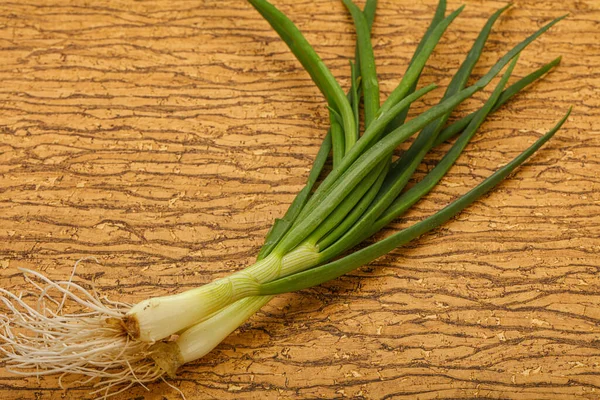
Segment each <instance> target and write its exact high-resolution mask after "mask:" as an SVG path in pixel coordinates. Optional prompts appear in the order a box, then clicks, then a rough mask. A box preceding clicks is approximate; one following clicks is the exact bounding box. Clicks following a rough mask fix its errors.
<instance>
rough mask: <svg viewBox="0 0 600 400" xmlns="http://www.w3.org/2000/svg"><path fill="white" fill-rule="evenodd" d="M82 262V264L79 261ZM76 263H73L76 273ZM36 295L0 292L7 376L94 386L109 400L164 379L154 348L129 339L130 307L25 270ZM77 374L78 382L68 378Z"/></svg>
mask: <svg viewBox="0 0 600 400" xmlns="http://www.w3.org/2000/svg"><path fill="white" fill-rule="evenodd" d="M80 261H81V260H80ZM76 267H77V264H75V268H76ZM21 271H22V272H23V274H24V276H25V280H26V281H27V282H28V283H29V284H30V285H32V286H33V288H35V290H34V291H28V292H23V293H20V294H19V295H16V294H13V293H11V292H9V291H7V290H5V289H2V288H0V307H2V309H1V310H0V351H1V352H2V353H3V361H4V364H5V366H6V368H7V370H8V371H10V372H12V373H14V374H18V375H22V376H35V377H41V376H44V375H51V374H60V377H59V379H58V383H59V385H60V386H61V387H62V388H65V383H66V381H67V380H68V381H69V386H71V384H73V385H77V386H82V385H89V386H91V387H92V392H91V393H92V394H93V395H95V396H97V397H99V398H106V397H110V396H113V395H116V394H118V393H121V392H123V391H125V390H127V389H129V388H130V387H132V386H133V385H135V384H140V385H142V386H144V387H145V388H146V389H147V387H146V386H145V384H147V383H150V382H153V381H155V380H157V379H163V376H164V373H165V372H164V371H163V370H161V369H160V368H159V367H158V366H157V364H156V363H155V362H154V361H153V360H152V358H151V353H152V349H151V346H152V344H151V343H146V342H142V341H139V340H135V339H133V338H131V337H130V336H129V335H128V334H127V330H126V327H125V326H124V324H123V322H122V321H123V318H124V317H125V315H126V313H127V311H128V310H129V309H130V308H131V305H130V304H126V303H121V302H115V301H110V300H108V299H106V298H101V297H100V296H99V295H98V294H97V293H96V292H95V290H94V289H93V287H92V289H91V290H87V289H85V288H84V287H82V286H81V285H79V284H77V283H75V282H73V278H74V274H75V269H74V270H73V274H72V275H71V278H70V279H69V280H68V281H59V282H54V281H51V280H50V279H48V278H46V277H45V276H43V275H42V274H40V273H38V272H35V271H31V270H26V269H22V270H21ZM71 374H73V375H75V376H76V379H77V380H75V381H73V378H70V377H69V378H67V376H69V375H71ZM176 390H178V389H176Z"/></svg>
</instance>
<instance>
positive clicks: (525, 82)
mask: <svg viewBox="0 0 600 400" xmlns="http://www.w3.org/2000/svg"><path fill="white" fill-rule="evenodd" d="M561 58H562V57H557V58H555V59H554V60H552V61H551V62H549V63H548V64H546V65H544V66H543V67H541V68H539V69H537V70H535V71H534V72H532V73H531V74H529V75H527V76H526V77H525V78H523V79H520V80H519V81H517V82H515V83H513V84H512V85H511V86H509V87H508V88H507V89H506V90H505V91H504V92H502V95H501V96H500V98H499V99H498V102H497V103H496V105H495V106H494V108H493V109H492V112H495V111H497V110H498V109H499V108H500V107H501V106H502V105H504V104H505V103H506V102H507V101H508V100H510V99H511V98H512V97H513V96H514V95H516V94H517V93H519V92H520V91H521V90H523V89H524V88H525V87H527V86H529V85H530V84H532V83H533V82H535V81H536V80H538V79H539V78H540V77H542V76H543V75H544V74H546V73H547V72H548V71H550V70H551V69H552V68H554V67H555V66H557V65H558V64H559V63H560V60H561ZM476 113H477V112H476V111H475V112H472V113H471V114H469V115H467V116H465V117H463V118H461V119H460V120H458V121H456V122H454V123H452V124H450V125H448V126H447V127H446V128H444V130H443V131H442V132H440V134H439V135H438V137H437V139H436V141H435V143H434V146H439V145H440V144H442V143H443V142H445V141H446V140H449V139H451V138H453V137H454V136H455V135H456V134H458V133H459V132H461V131H462V130H463V129H465V128H466V126H467V125H469V122H471V120H472V119H473V117H474V116H475V114H476Z"/></svg>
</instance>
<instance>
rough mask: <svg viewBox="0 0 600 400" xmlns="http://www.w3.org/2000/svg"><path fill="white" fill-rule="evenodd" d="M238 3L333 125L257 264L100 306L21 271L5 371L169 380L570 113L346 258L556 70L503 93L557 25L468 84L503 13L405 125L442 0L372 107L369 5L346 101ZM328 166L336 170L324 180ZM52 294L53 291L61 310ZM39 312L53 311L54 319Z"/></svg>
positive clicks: (289, 36)
mask: <svg viewBox="0 0 600 400" xmlns="http://www.w3.org/2000/svg"><path fill="white" fill-rule="evenodd" d="M248 1H249V3H250V4H251V5H252V6H254V8H256V10H257V11H258V12H259V13H260V14H261V15H262V16H263V17H264V18H265V19H266V21H267V22H268V23H269V24H270V25H271V26H272V27H273V29H274V30H275V31H276V32H277V33H278V34H279V36H280V37H281V38H282V39H283V40H284V42H285V43H286V44H287V45H288V47H289V48H290V49H291V50H292V53H293V54H294V55H295V56H296V58H297V59H298V60H299V61H300V63H301V64H302V66H303V67H304V68H305V69H306V71H307V72H308V73H309V75H310V76H311V78H312V80H313V81H314V82H315V84H316V85H317V87H318V88H319V90H320V91H321V92H322V93H323V95H324V97H325V99H326V101H327V106H328V108H329V111H330V119H329V120H330V129H329V132H328V133H327V135H326V136H325V138H324V141H323V143H322V145H321V147H320V149H319V152H318V154H317V156H316V159H315V161H314V164H313V167H312V169H311V172H310V174H309V176H308V181H307V183H306V185H305V186H304V188H303V189H302V190H301V191H300V192H299V193H298V195H297V196H296V198H295V199H294V201H293V202H292V204H291V205H290V208H289V209H288V211H287V212H286V214H285V215H284V216H283V217H282V218H281V219H277V220H275V223H274V225H273V227H272V228H271V230H270V231H269V232H268V234H267V237H266V239H265V243H264V245H263V247H262V248H261V250H260V252H259V254H258V257H257V261H256V262H255V263H254V264H253V265H251V266H249V267H248V268H245V269H243V270H241V271H237V272H235V273H232V274H230V275H229V276H226V277H224V278H221V279H217V280H215V281H213V282H210V283H208V284H206V285H204V286H201V287H198V288H195V289H192V290H188V291H185V292H182V293H178V294H175V295H171V296H164V297H156V298H152V299H148V300H144V301H142V302H140V303H138V304H135V305H127V304H121V303H113V302H107V301H106V300H102V299H100V298H98V296H97V295H95V292H93V291H90V290H87V289H85V288H84V287H82V286H80V285H78V284H76V283H75V282H73V281H72V280H69V281H66V282H52V281H50V280H48V279H47V278H45V277H44V276H43V275H41V274H39V273H36V272H34V271H26V276H27V279H28V280H29V282H30V283H32V284H34V285H35V287H36V288H37V289H38V290H39V291H40V299H41V301H40V303H39V304H42V306H39V305H38V307H31V306H30V305H29V304H27V302H26V301H24V300H23V299H22V298H21V297H19V296H16V295H14V294H12V293H10V292H8V291H6V290H4V289H0V295H1V296H0V300H1V301H2V302H3V303H4V305H5V306H6V307H7V309H8V310H9V313H10V315H5V316H3V317H4V320H5V321H6V323H5V324H4V325H3V326H2V330H1V331H0V339H1V340H2V341H3V343H2V345H1V346H0V349H1V350H2V351H3V353H4V355H5V362H6V364H7V365H8V366H9V367H10V368H12V370H13V371H16V372H17V373H21V374H30V375H34V376H40V375H45V374H50V373H74V374H79V375H84V376H86V377H88V378H89V379H93V378H96V377H97V378H102V379H104V380H103V381H101V382H103V383H100V384H99V385H100V386H99V387H100V389H98V391H103V393H108V391H109V390H111V389H112V388H113V387H114V386H115V385H117V384H126V385H129V386H131V385H133V384H134V383H142V384H144V383H145V382H150V381H153V380H155V379H159V378H161V377H162V376H163V375H164V374H168V375H171V376H172V375H174V374H175V373H176V371H177V368H178V367H179V366H180V365H181V364H183V363H186V362H190V361H193V360H195V359H198V358H200V357H203V356H204V355H206V354H207V353H208V352H210V351H211V350H212V349H213V348H214V347H215V346H217V345H218V344H219V343H220V342H221V341H222V340H223V339H224V338H225V337H227V335H229V334H230V333H231V332H232V331H234V330H235V329H236V328H237V327H238V326H239V325H240V324H242V323H243V322H244V321H245V320H246V319H248V318H249V317H250V316H251V315H253V314H254V313H255V312H256V311H257V310H258V309H260V308H261V307H262V306H264V305H265V304H266V303H267V302H268V301H269V300H270V299H271V298H272V296H274V295H277V294H281V293H286V292H291V291H295V290H301V289H305V288H309V287H312V286H315V285H319V284H321V283H324V282H327V281H329V280H331V279H335V278H337V277H339V276H341V275H343V274H345V273H348V272H350V271H352V270H354V269H356V268H359V267H360V266H362V265H365V264H366V263H369V262H371V261H373V260H375V259H376V258H378V257H381V256H382V255H384V254H387V253H389V252H391V251H392V250H394V249H395V248H397V247H399V246H402V245H403V244H405V243H408V242H409V241H411V240H413V239H415V238H417V237H418V236H420V235H423V234H425V233H427V232H429V231H430V230H432V229H435V228H436V227H438V226H440V225H441V224H443V223H444V222H446V221H448V220H449V219H451V218H452V217H453V216H455V215H457V214H458V213H459V212H461V211H462V210H463V209H465V208H466V207H467V206H469V205H470V204H472V203H473V202H475V201H476V200H477V199H479V198H480V197H481V196H482V195H484V194H485V193H487V192H488V191H490V190H491V189H492V188H493V187H494V186H496V185H497V184H498V183H499V182H501V181H502V180H503V179H504V178H505V177H506V176H508V175H509V174H510V173H511V172H512V171H513V170H514V169H515V168H517V167H518V166H519V165H521V164H522V163H523V162H525V160H527V159H528V158H529V157H531V156H532V155H533V154H534V152H535V151H537V150H538V149H539V148H540V147H541V146H542V145H543V144H544V143H546V141H548V140H549V139H550V138H551V137H552V136H553V135H554V134H555V133H556V132H557V131H558V130H559V129H560V127H561V126H562V125H563V124H564V123H565V121H566V120H567V117H568V116H569V114H570V112H571V110H569V111H568V112H567V114H566V115H565V116H564V117H563V118H562V119H561V120H560V121H559V122H558V123H557V124H556V126H554V128H552V129H551V130H550V131H549V132H548V133H547V134H545V135H544V136H542V137H541V138H540V139H538V140H537V141H536V142H535V143H534V144H533V145H532V146H530V147H529V148H528V149H527V150H525V151H524V152H523V153H522V154H520V155H519V156H518V157H516V158H515V159H514V160H512V161H511V162H509V163H508V164H507V165H505V166H504V167H502V168H500V169H499V170H498V171H497V172H495V173H493V174H492V175H491V176H490V177H489V178H487V179H485V180H484V181H483V182H482V183H481V184H479V185H478V186H476V187H475V188H473V189H471V190H470V191H469V192H467V193H466V194H465V195H463V196H461V197H460V198H458V199H457V200H455V201H453V202H452V203H451V204H449V205H448V206H446V207H445V208H443V209H442V210H440V211H438V212H436V213H435V214H433V215H431V216H429V217H427V218H425V219H423V220H422V221H420V222H417V223H415V224H414V225H412V226H410V227H408V228H406V229H403V230H401V231H399V232H396V233H393V234H391V235H390V236H388V237H386V238H384V239H382V240H380V241H378V242H375V243H373V244H370V245H368V246H366V247H364V248H362V249H360V250H354V251H353V250H352V249H353V248H355V246H356V245H358V244H360V243H362V242H363V241H365V240H366V239H367V238H369V237H371V236H373V235H374V234H375V233H377V232H379V231H380V230H381V229H382V228H383V227H384V226H386V225H388V224H389V223H390V222H391V221H393V220H394V219H395V218H398V217H400V216H402V215H403V214H404V213H405V212H406V211H407V210H408V209H409V208H410V207H411V206H412V205H414V204H415V203H416V202H417V201H419V199H421V198H422V197H423V196H425V195H426V194H427V193H429V192H430V191H431V190H432V189H433V188H434V187H435V186H436V185H437V183H438V182H439V181H440V180H441V179H442V178H443V177H444V176H445V175H446V173H447V172H448V171H449V169H450V168H451V167H452V166H453V165H454V164H455V162H456V160H457V159H458V157H459V156H460V155H461V154H462V152H463V151H464V150H465V148H466V146H467V144H468V143H469V141H470V140H471V139H472V137H473V136H474V135H475V134H476V133H477V131H478V130H479V128H480V126H481V125H482V124H483V122H484V121H485V119H486V117H487V116H488V115H489V114H490V113H492V112H495V111H496V110H498V109H499V108H500V107H501V106H502V105H503V104H505V103H506V102H507V101H508V100H509V99H510V98H512V97H513V96H514V95H515V94H517V93H519V92H520V91H522V90H523V89H524V88H525V87H527V86H528V85H530V84H531V83H533V82H534V81H537V80H538V79H540V78H541V77H542V76H543V75H544V74H545V73H547V72H548V71H549V70H550V69H552V68H553V67H555V66H556V65H557V64H558V63H559V61H560V59H556V60H554V61H552V62H550V63H549V64H547V65H545V66H543V67H541V68H539V69H538V70H536V71H534V72H532V73H530V74H529V75H527V76H526V77H525V78H523V79H521V80H519V81H517V82H516V83H514V84H512V85H511V86H509V87H508V88H507V89H504V88H505V86H506V85H507V83H508V80H509V78H510V76H511V74H512V72H513V70H514V68H515V66H516V64H517V59H518V57H519V55H520V53H521V52H522V51H523V50H524V49H525V48H526V47H527V46H528V45H529V44H530V43H532V42H533V41H534V40H535V39H536V38H538V37H539V36H540V35H541V34H543V33H544V32H546V31H547V30H548V29H549V28H550V27H552V26H553V25H554V24H556V23H557V22H558V21H560V20H561V19H562V18H564V17H561V18H557V19H555V20H553V21H551V22H550V23H548V24H546V25H545V26H544V27H542V28H541V29H539V30H538V31H537V32H535V33H534V34H533V35H531V36H529V37H528V38H526V39H525V40H523V41H522V42H521V43H519V44H518V45H517V46H515V47H513V48H512V49H511V50H510V51H508V52H507V53H506V54H505V55H504V56H503V57H501V58H500V59H499V60H498V61H497V62H496V64H494V65H493V66H492V68H490V70H489V71H488V72H487V73H486V74H485V75H484V76H483V77H481V78H480V79H479V80H477V81H476V82H475V83H474V84H472V85H471V86H468V87H466V83H467V81H468V79H469V77H470V76H471V72H472V70H473V68H474V67H475V65H476V63H477V61H478V60H479V58H480V55H481V54H482V52H483V48H484V45H485V42H486V41H487V38H488V36H489V34H490V32H491V29H492V27H493V25H494V23H495V22H496V21H497V19H498V18H499V17H500V16H501V14H502V13H503V12H504V10H506V8H507V7H508V6H506V7H503V8H501V9H499V10H498V11H497V12H496V13H494V14H493V15H492V16H491V17H490V18H489V19H488V21H487V23H486V24H485V26H484V27H483V29H482V30H481V32H480V34H479V36H478V37H477V39H476V40H475V42H474V44H473V46H472V48H471V50H470V51H469V53H468V54H467V56H466V58H465V61H464V62H463V63H462V64H461V66H460V68H459V69H458V71H457V72H456V74H455V75H454V77H453V78H452V81H451V82H450V84H449V86H448V88H447V89H446V92H445V94H444V96H443V97H442V99H441V100H440V102H439V103H438V104H436V105H434V106H432V107H430V108H429V109H428V110H426V111H424V112H422V113H421V114H420V115H418V116H416V117H415V118H413V119H411V120H409V121H406V116H407V111H408V109H409V107H410V106H411V104H412V103H413V102H415V101H417V100H419V99H420V98H421V97H422V96H424V95H426V94H427V93H428V92H430V91H431V90H433V89H435V88H436V86H435V85H429V86H426V87H424V88H420V89H417V85H418V80H419V78H420V75H421V72H422V70H423V68H424V66H425V63H426V62H427V60H428V59H429V57H430V55H431V54H432V52H433V51H434V49H435V47H436V45H437V44H438V43H439V41H440V39H441V37H442V35H443V34H444V32H445V31H446V30H447V29H448V28H449V26H450V24H451V23H452V22H453V21H454V20H455V19H456V18H457V17H458V16H459V14H460V13H461V11H462V10H463V7H460V8H459V9H457V10H456V11H454V12H452V13H451V14H450V15H448V16H447V17H444V14H445V10H446V3H445V1H444V0H441V1H440V2H439V4H438V7H437V9H436V12H435V16H434V18H433V19H432V21H431V24H430V25H429V27H428V29H427V31H426V33H425V35H424V37H423V39H422V40H421V41H420V43H419V45H418V47H417V49H416V51H415V53H414V55H413V57H412V59H411V62H410V64H409V66H408V68H407V70H406V73H405V74H404V76H403V78H402V80H401V81H400V83H399V84H398V86H397V87H396V88H395V89H394V90H393V91H392V93H391V94H390V96H389V97H388V98H387V99H386V100H385V101H384V102H383V104H381V105H380V93H379V84H378V81H377V73H376V63H375V58H374V52H373V47H372V44H371V28H372V25H373V21H374V18H375V9H376V6H377V1H375V0H367V2H366V5H365V9H364V10H363V11H361V10H360V9H359V8H358V7H357V6H356V5H355V4H354V3H353V2H352V1H351V0H342V1H343V3H344V5H345V6H346V8H347V10H348V11H349V13H350V16H351V17H352V20H353V21H354V25H355V29H356V37H357V45H356V49H355V60H354V61H350V88H349V91H348V93H347V94H346V93H344V91H343V90H342V87H341V85H340V84H339V83H338V82H337V81H336V80H335V78H334V77H333V75H332V73H331V72H330V70H329V69H328V68H327V67H326V66H325V64H324V63H323V61H322V60H321V58H320V57H319V56H318V55H317V53H316V52H315V51H314V49H313V48H312V47H311V46H310V44H309V43H308V41H307V40H306V39H305V38H304V36H303V35H302V34H301V33H300V31H299V30H298V28H297V27H296V26H295V25H294V24H293V22H292V21H291V20H290V19H289V18H288V17H286V16H285V15H284V14H283V13H281V12H280V11H279V10H278V9H277V8H275V7H274V6H273V5H271V4H270V3H269V2H267V1H266V0H248ZM504 68H506V71H505V72H504V74H503V76H502V77H501V78H500V80H499V83H498V84H497V85H496V87H495V88H494V90H493V91H492V92H491V94H490V95H489V97H488V99H487V101H486V102H485V104H484V105H483V106H482V107H481V108H480V109H478V110H477V111H475V112H474V113H471V114H470V115H468V116H466V117H463V118H462V119H459V120H458V121H456V122H454V123H452V124H450V125H447V126H446V124H447V121H448V120H449V118H450V117H451V114H452V113H453V111H454V110H455V108H456V107H457V106H459V105H460V104H461V103H462V102H463V101H465V100H466V99H468V98H470V97H471V96H472V95H473V94H474V93H476V92H478V91H480V90H483V89H484V88H486V87H487V85H488V84H490V82H491V81H492V80H493V79H494V77H495V76H497V75H498V74H499V73H500V72H501V71H502V70H503V69H504ZM361 99H362V103H363V107H364V121H363V122H364V127H365V129H364V132H363V133H362V135H360V134H359V133H360V131H359V126H360V106H361ZM415 134H417V136H416V138H415V140H414V141H413V142H412V144H411V146H410V147H409V149H408V150H407V151H406V152H405V153H404V154H403V155H402V156H401V157H400V158H399V159H398V160H396V161H395V162H392V154H393V153H394V151H395V150H396V149H397V147H398V146H399V145H400V144H402V143H403V142H404V141H406V140H407V139H409V138H410V137H411V136H413V135H415ZM456 136H458V138H457V139H456V141H455V142H454V144H453V145H452V146H450V148H449V150H448V151H447V152H446V154H445V155H444V157H443V158H442V159H441V160H440V161H439V162H438V164H437V165H436V166H435V168H433V169H432V170H431V171H430V172H429V173H428V174H427V175H426V176H425V177H424V178H423V179H421V180H420V181H419V182H417V183H416V184H415V185H414V186H413V187H411V188H410V189H408V190H406V185H407V182H408V181H409V179H411V178H412V177H413V175H414V173H415V171H416V169H417V167H418V166H419V165H420V164H421V162H422V160H423V158H424V157H425V156H426V155H427V154H428V153H429V152H430V151H431V149H432V148H433V147H434V146H437V145H439V144H441V143H442V142H444V141H446V140H449V139H451V138H453V137H456ZM329 157H331V159H332V162H333V169H332V170H331V171H330V172H329V173H327V174H325V173H324V166H325V165H326V163H327V160H328V158H329ZM319 180H320V183H319V184H318V185H317V182H319ZM34 280H35V282H34ZM49 293H58V295H59V296H60V298H61V299H62V300H60V301H59V300H56V299H54V298H53V297H52V296H50V295H49ZM65 302H71V303H73V304H76V305H78V306H79V307H80V308H82V309H83V311H81V313H73V312H69V313H68V314H67V313H65V312H64V311H63V304H64V303H65ZM46 304H49V305H55V306H56V307H55V308H53V309H51V308H48V307H50V306H48V305H46ZM23 331H27V332H29V333H28V334H24V333H22V332H23ZM17 332H18V333H17ZM129 386H127V387H129ZM98 391H97V392H98Z"/></svg>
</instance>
